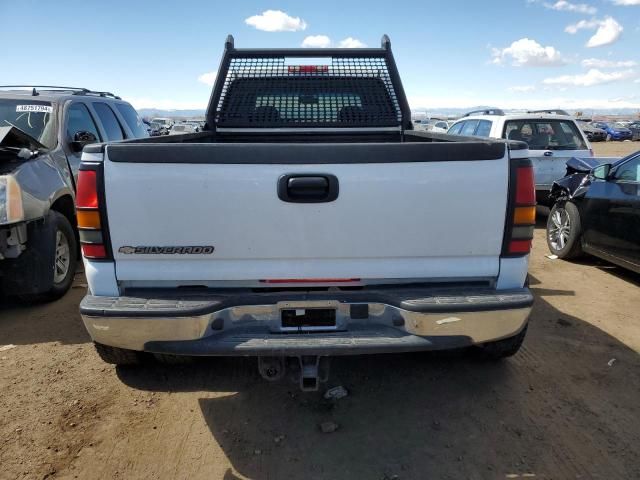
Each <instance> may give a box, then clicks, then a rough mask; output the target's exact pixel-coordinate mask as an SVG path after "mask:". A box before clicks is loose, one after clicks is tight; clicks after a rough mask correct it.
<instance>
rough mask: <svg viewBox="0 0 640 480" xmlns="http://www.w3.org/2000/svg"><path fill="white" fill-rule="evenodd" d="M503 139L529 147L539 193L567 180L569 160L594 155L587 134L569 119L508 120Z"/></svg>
mask: <svg viewBox="0 0 640 480" xmlns="http://www.w3.org/2000/svg"><path fill="white" fill-rule="evenodd" d="M502 138H508V139H510V140H522V141H524V142H526V143H527V144H528V145H529V157H530V158H531V161H532V162H533V170H534V172H535V179H536V191H537V192H538V193H540V192H548V191H550V190H551V186H552V185H553V182H555V181H556V180H558V179H560V178H562V177H564V175H565V173H566V170H567V167H566V164H567V160H569V159H570V158H572V157H589V156H591V152H590V150H589V145H588V143H587V142H586V140H585V137H584V134H583V133H582V132H581V131H580V129H579V128H578V126H577V125H576V124H575V122H574V121H573V120H571V119H568V118H567V119H562V118H551V119H547V118H536V119H522V120H507V121H506V122H505V126H504V132H503V135H502Z"/></svg>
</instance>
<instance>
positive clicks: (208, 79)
mask: <svg viewBox="0 0 640 480" xmlns="http://www.w3.org/2000/svg"><path fill="white" fill-rule="evenodd" d="M217 75H218V72H217V71H215V70H214V71H213V72H207V73H203V74H202V75H199V76H198V81H199V82H200V83H204V84H205V85H209V86H210V87H212V86H213V84H214V83H216V76H217Z"/></svg>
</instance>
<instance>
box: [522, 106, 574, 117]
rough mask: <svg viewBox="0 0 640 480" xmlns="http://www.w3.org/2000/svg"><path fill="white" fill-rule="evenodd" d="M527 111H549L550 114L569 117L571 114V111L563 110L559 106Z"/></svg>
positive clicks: (528, 111)
mask: <svg viewBox="0 0 640 480" xmlns="http://www.w3.org/2000/svg"><path fill="white" fill-rule="evenodd" d="M527 113H547V114H549V115H567V116H568V117H570V116H571V114H570V113H569V112H567V111H566V110H561V109H559V108H557V109H552V110H527Z"/></svg>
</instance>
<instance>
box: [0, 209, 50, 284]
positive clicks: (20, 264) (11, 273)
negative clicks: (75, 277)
mask: <svg viewBox="0 0 640 480" xmlns="http://www.w3.org/2000/svg"><path fill="white" fill-rule="evenodd" d="M55 234H56V229H55V222H54V221H53V215H52V214H51V213H48V214H47V216H45V217H44V218H43V219H41V220H37V221H35V222H31V223H29V224H28V225H27V249H26V250H25V251H24V252H22V254H21V255H20V256H19V257H18V258H14V259H6V260H3V261H2V262H0V268H1V269H2V290H3V293H4V294H5V295H28V294H37V293H44V292H47V291H49V290H50V289H51V287H52V286H53V262H54V258H55V243H56V242H55Z"/></svg>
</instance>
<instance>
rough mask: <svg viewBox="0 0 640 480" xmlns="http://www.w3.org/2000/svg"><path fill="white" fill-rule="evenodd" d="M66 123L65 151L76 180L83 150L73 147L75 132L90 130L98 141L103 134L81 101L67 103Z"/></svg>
mask: <svg viewBox="0 0 640 480" xmlns="http://www.w3.org/2000/svg"><path fill="white" fill-rule="evenodd" d="M64 125H65V129H64V138H65V152H66V154H67V159H68V161H69V167H70V168H71V172H72V173H73V177H74V181H75V180H77V177H78V167H79V166H80V157H81V155H82V151H75V150H74V149H73V148H72V142H73V140H74V137H75V134H76V133H78V132H89V133H92V134H93V135H94V136H95V137H96V139H97V140H98V141H102V136H101V135H100V132H99V130H98V127H97V125H96V122H95V120H94V118H93V116H92V115H91V113H90V112H89V109H88V108H87V105H85V103H84V102H81V101H77V102H71V103H69V104H68V105H67V108H66V112H65V114H64Z"/></svg>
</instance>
